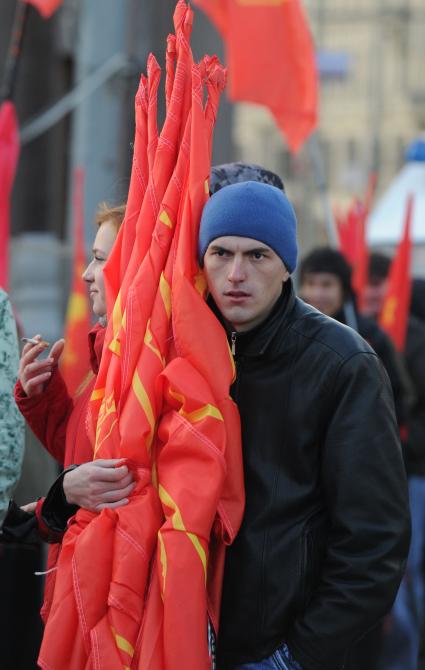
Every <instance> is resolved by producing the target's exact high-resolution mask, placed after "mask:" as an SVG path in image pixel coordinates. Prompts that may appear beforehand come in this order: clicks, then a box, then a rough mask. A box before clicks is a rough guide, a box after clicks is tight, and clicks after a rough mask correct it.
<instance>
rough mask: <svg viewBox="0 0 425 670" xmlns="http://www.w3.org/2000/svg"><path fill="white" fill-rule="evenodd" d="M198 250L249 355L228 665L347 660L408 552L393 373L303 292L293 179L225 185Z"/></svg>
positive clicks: (222, 311)
mask: <svg viewBox="0 0 425 670" xmlns="http://www.w3.org/2000/svg"><path fill="white" fill-rule="evenodd" d="M198 250H199V259H200V263H201V264H202V265H203V266H204V270H205V275H206V278H207V282H208V287H209V292H210V297H209V301H210V305H211V308H212V309H213V310H214V312H215V314H216V315H217V318H218V319H219V320H220V322H221V323H222V325H223V327H224V328H225V329H226V331H227V333H228V338H229V342H230V344H231V349H232V353H233V356H234V358H235V363H236V378H235V381H234V384H233V386H232V389H231V394H232V397H233V399H234V400H235V401H236V403H237V405H238V407H239V411H240V415H241V424H242V443H243V456H244V471H245V491H246V509H245V516H244V520H243V523H242V526H241V529H240V531H239V534H238V536H237V538H236V541H235V542H234V544H233V545H232V546H231V547H229V549H228V553H227V557H226V565H225V572H224V584H223V599H222V611H221V621H220V630H219V635H218V668H219V670H279V669H281V670H282V669H283V670H300V669H302V670H340V669H342V668H343V667H344V665H345V663H346V662H347V660H348V658H349V654H350V648H351V647H352V646H353V645H354V644H355V642H356V641H357V640H358V639H359V638H360V637H361V636H362V635H364V634H365V633H366V632H367V631H368V630H369V629H370V628H371V627H372V626H374V624H375V623H376V622H377V621H378V619H380V618H381V617H382V616H383V615H384V614H385V613H386V612H387V611H388V609H389V608H390V607H391V603H392V601H393V599H394V597H395V594H396V591H397V588H398V585H399V582H400V579H401V576H402V572H403V566H404V562H405V559H406V555H407V551H408V544H409V532H410V525H409V511H408V501H407V491H406V481H405V473H404V467H403V462H402V457H401V450H400V445H399V439H398V431H397V424H396V420H395V415H394V406H393V399H392V394H391V389H390V386H389V382H388V378H387V376H386V374H385V372H384V370H383V368H382V365H381V363H380V361H379V359H378V358H377V356H376V354H375V353H374V352H373V350H372V349H371V348H370V347H369V346H368V345H367V344H366V342H365V341H364V340H363V339H362V338H361V337H360V336H359V335H358V334H357V333H355V332H354V331H352V330H351V329H350V328H347V327H346V326H343V325H342V324H340V323H338V322H337V321H334V320H333V319H330V318H328V317H326V316H325V315H323V314H321V313H319V312H318V311H316V310H315V309H314V308H312V307H310V306H308V305H306V304H305V303H303V302H302V301H301V300H300V299H298V298H296V296H295V294H294V289H293V286H292V280H291V273H292V272H293V271H294V269H295V267H296V262H297V240H296V217H295V213H294V210H293V208H292V205H291V203H290V202H289V200H288V198H287V197H286V195H285V194H284V192H283V191H282V190H280V189H278V188H275V187H274V186H271V185H270V184H268V183H257V182H253V181H248V182H242V183H234V184H232V185H229V186H224V187H223V188H221V189H220V190H217V192H216V193H215V194H214V195H213V196H212V197H211V198H210V200H209V201H208V202H207V204H206V206H205V208H204V212H203V215H202V220H201V226H200V235H199V247H198Z"/></svg>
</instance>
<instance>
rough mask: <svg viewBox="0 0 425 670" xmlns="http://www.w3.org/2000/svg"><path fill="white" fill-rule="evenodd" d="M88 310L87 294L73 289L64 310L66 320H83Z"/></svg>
mask: <svg viewBox="0 0 425 670" xmlns="http://www.w3.org/2000/svg"><path fill="white" fill-rule="evenodd" d="M88 312H89V308H88V305H87V296H86V295H82V294H81V293H78V292H77V291H74V292H73V293H72V294H71V297H70V299H69V303H68V309H67V312H66V319H67V321H72V322H73V323H74V322H76V321H83V320H84V319H85V318H86V316H87V314H88Z"/></svg>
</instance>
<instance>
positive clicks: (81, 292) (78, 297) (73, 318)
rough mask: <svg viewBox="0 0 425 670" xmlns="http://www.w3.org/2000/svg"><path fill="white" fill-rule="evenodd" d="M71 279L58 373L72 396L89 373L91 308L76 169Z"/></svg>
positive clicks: (80, 175)
mask: <svg viewBox="0 0 425 670" xmlns="http://www.w3.org/2000/svg"><path fill="white" fill-rule="evenodd" d="M73 210H74V211H73V221H74V224H73V233H74V234H73V238H74V257H73V277H72V286H71V294H70V296H69V300H68V308H67V311H66V322H65V333H64V337H65V348H64V351H63V354H62V356H61V363H60V365H61V372H62V375H63V378H64V379H65V382H66V385H67V388H68V393H69V394H70V395H71V396H73V395H74V394H75V392H76V391H77V389H78V387H79V386H80V385H81V383H82V382H83V381H84V380H85V379H86V377H87V374H88V373H89V372H90V360H89V350H88V346H87V337H88V332H89V328H90V323H91V308H90V301H89V297H88V294H87V286H86V283H85V281H84V280H83V278H82V274H83V272H84V270H85V267H86V264H87V260H86V251H85V244H84V172H83V170H82V168H77V169H76V170H75V176H74V208H73Z"/></svg>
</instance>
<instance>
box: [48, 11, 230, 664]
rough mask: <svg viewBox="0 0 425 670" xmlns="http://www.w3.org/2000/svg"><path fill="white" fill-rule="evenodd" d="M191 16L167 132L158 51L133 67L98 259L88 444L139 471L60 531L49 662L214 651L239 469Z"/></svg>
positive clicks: (209, 71)
mask: <svg viewBox="0 0 425 670" xmlns="http://www.w3.org/2000/svg"><path fill="white" fill-rule="evenodd" d="M192 16H193V14H192V11H191V10H190V8H189V7H188V6H187V5H186V3H185V2H184V1H183V0H180V1H179V2H178V3H177V7H176V11H175V15H174V23H175V30H176V40H175V42H174V40H169V42H168V48H169V56H168V59H167V63H166V70H167V79H166V86H165V88H166V101H167V114H166V119H165V122H164V125H163V128H162V130H161V133H160V134H158V132H157V127H156V100H157V89H158V65H157V63H156V61H155V60H154V59H153V58H150V60H149V65H148V77H147V78H144V77H142V79H141V82H140V87H139V91H138V94H137V99H136V140H137V138H138V140H137V141H136V142H135V155H134V162H133V175H132V179H131V182H130V192H129V200H128V205H127V210H126V216H125V219H124V222H123V224H122V226H121V229H120V234H119V236H118V238H117V245H116V246H115V247H114V251H113V253H112V254H111V256H110V257H109V259H108V263H107V265H106V267H105V286H106V289H107V312H108V323H107V331H106V336H105V345H104V349H103V353H102V359H101V364H100V369H99V374H98V377H97V380H96V386H95V388H94V391H93V394H92V397H91V402H90V407H91V410H90V411H91V417H90V418H91V419H92V420H93V428H94V430H93V435H92V439H93V449H94V457H95V458H111V457H112V458H123V459H126V460H127V463H128V465H129V467H130V468H131V469H132V471H133V473H134V477H135V480H136V486H135V488H134V490H133V492H132V493H131V496H130V500H129V503H128V504H127V505H125V506H123V507H120V508H117V509H106V510H103V511H102V512H100V513H99V514H94V513H91V512H88V511H86V510H83V509H80V510H79V511H78V512H77V514H76V516H75V519H74V522H73V523H72V524H71V525H70V527H69V529H68V531H67V533H66V534H65V537H64V540H63V543H62V550H61V554H60V558H59V561H58V564H57V571H56V572H55V573H54V575H55V579H56V583H55V587H54V595H53V600H52V605H51V609H50V612H49V613H48V617H47V621H46V627H45V633H44V638H43V643H42V646H41V651H40V657H39V664H40V666H41V667H43V668H51V669H52V670H56V669H57V670H81V668H85V670H93V669H94V668H96V669H97V670H115V669H116V668H123V667H124V668H130V667H131V668H134V669H135V670H136V668H137V669H139V670H142V668H143V669H148V668H149V669H150V670H181V668H185V670H210V668H211V666H212V662H211V655H210V653H209V645H208V623H209V622H211V623H212V626H213V628H214V630H215V632H217V626H218V613H219V605H220V592H221V581H222V571H223V566H224V551H225V545H226V544H229V543H230V542H232V541H233V539H234V537H235V534H236V532H237V530H238V528H239V525H240V522H241V519H242V512H243V472H242V460H241V445H240V426H239V416H238V411H237V408H236V405H235V404H234V403H233V401H232V400H231V399H230V396H229V389H230V385H231V382H232V379H233V377H234V366H233V359H232V356H231V353H230V350H229V346H228V343H227V338H226V334H225V332H224V330H223V328H222V327H221V325H220V324H219V322H218V321H217V319H216V317H215V316H214V315H213V313H212V311H211V310H210V309H209V307H208V306H207V305H206V303H205V281H204V279H203V274H202V272H201V271H200V269H199V267H198V264H197V260H196V258H197V257H196V241H197V236H198V226H199V220H200V216H201V212H202V208H203V206H204V204H205V201H206V200H207V198H208V193H209V186H208V177H209V173H210V167H211V166H210V162H211V147H212V131H213V127H214V123H215V119H216V115H217V107H218V102H219V97H220V93H221V91H222V89H223V86H224V80H225V74H224V70H223V68H222V67H221V65H220V64H219V63H218V61H217V59H216V58H208V57H205V58H204V59H203V61H201V63H199V64H196V63H194V61H193V57H192V53H191V50H190V45H189V38H190V32H191V24H192ZM133 177H134V178H133ZM121 230H123V233H121ZM117 277H119V281H117V279H116V278H117Z"/></svg>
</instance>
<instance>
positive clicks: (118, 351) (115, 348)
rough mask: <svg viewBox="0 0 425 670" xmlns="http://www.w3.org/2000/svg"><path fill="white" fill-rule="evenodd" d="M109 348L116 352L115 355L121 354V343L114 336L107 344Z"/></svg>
mask: <svg viewBox="0 0 425 670" xmlns="http://www.w3.org/2000/svg"><path fill="white" fill-rule="evenodd" d="M109 348H110V350H111V351H112V352H113V353H114V354H116V355H117V356H121V344H120V343H119V341H118V340H117V339H116V338H114V339H113V340H112V342H111V344H110V345H109Z"/></svg>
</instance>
